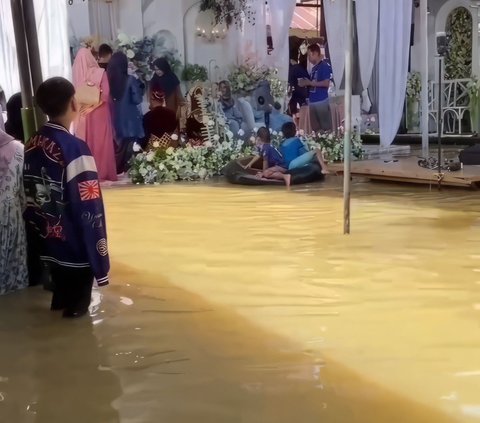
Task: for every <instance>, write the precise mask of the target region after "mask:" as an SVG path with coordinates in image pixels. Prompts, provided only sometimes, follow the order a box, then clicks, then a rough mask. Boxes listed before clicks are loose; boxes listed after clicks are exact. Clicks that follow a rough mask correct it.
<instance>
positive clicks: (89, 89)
mask: <svg viewBox="0 0 480 423" xmlns="http://www.w3.org/2000/svg"><path fill="white" fill-rule="evenodd" d="M75 97H76V98H77V101H78V102H79V103H80V104H81V105H82V106H97V105H98V104H99V103H100V89H99V88H97V87H96V86H95V85H94V84H92V83H90V82H88V83H87V84H85V85H82V86H81V87H79V88H78V89H77V90H76V92H75Z"/></svg>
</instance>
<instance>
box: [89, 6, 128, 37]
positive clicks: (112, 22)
mask: <svg viewBox="0 0 480 423" xmlns="http://www.w3.org/2000/svg"><path fill="white" fill-rule="evenodd" d="M88 11H89V14H90V25H91V28H90V32H91V34H92V35H94V36H96V37H98V38H99V39H100V40H101V41H113V40H115V39H116V38H117V35H118V26H119V20H120V19H119V10H118V2H117V1H112V2H108V3H107V2H106V1H105V0H90V1H89V3H88Z"/></svg>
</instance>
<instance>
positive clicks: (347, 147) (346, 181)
mask: <svg viewBox="0 0 480 423" xmlns="http://www.w3.org/2000/svg"><path fill="white" fill-rule="evenodd" d="M352 27H353V0H347V46H346V47H347V48H346V50H345V138H344V141H343V145H344V165H343V166H344V170H343V215H344V220H343V233H344V234H349V233H350V187H351V173H350V170H351V159H352V147H351V146H352V69H353V65H352V58H353V37H352V33H353V31H352Z"/></svg>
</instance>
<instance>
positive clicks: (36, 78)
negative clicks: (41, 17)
mask: <svg viewBox="0 0 480 423" xmlns="http://www.w3.org/2000/svg"><path fill="white" fill-rule="evenodd" d="M22 3H23V18H24V22H25V36H26V38H27V46H28V58H29V60H30V72H31V75H32V84H33V107H34V113H35V120H36V124H37V129H38V128H39V127H41V126H42V125H43V124H44V123H45V122H46V118H45V115H44V114H43V113H42V112H41V110H40V108H39V107H37V104H36V101H35V93H36V92H37V89H38V87H39V86H40V84H41V83H42V82H43V78H42V62H41V60H40V49H39V47H38V34H37V21H36V19H35V7H34V5H33V0H22Z"/></svg>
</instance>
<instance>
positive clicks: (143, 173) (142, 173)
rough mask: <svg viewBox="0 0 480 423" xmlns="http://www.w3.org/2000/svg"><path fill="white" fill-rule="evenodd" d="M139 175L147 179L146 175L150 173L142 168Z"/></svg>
mask: <svg viewBox="0 0 480 423" xmlns="http://www.w3.org/2000/svg"><path fill="white" fill-rule="evenodd" d="M139 173H140V175H142V176H143V177H145V175H146V174H147V173H148V170H147V169H145V168H144V167H141V168H140V170H139Z"/></svg>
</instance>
